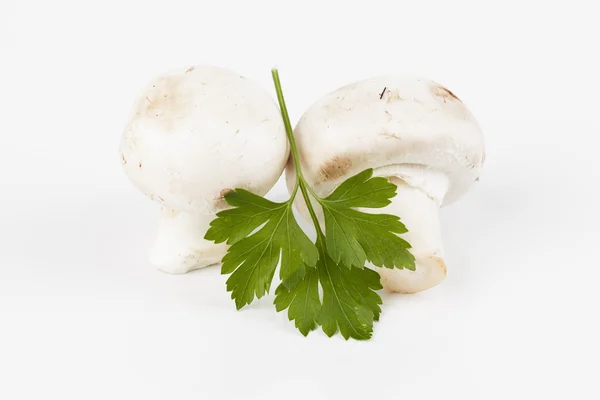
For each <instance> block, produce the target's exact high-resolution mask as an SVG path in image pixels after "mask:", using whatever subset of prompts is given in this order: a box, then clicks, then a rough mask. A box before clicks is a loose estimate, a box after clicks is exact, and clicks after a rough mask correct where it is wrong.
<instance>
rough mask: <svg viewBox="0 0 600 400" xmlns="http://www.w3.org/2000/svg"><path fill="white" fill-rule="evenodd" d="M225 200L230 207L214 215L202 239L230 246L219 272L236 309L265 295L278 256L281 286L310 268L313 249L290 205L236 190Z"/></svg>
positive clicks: (295, 280)
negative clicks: (225, 280) (225, 279)
mask: <svg viewBox="0 0 600 400" xmlns="http://www.w3.org/2000/svg"><path fill="white" fill-rule="evenodd" d="M225 199H226V201H227V202H228V203H229V204H230V205H233V206H235V207H236V208H233V209H230V210H226V211H222V212H220V213H218V214H217V218H216V219H215V220H214V221H212V222H211V227H210V229H209V230H208V232H207V233H206V235H205V239H207V240H213V241H215V242H216V243H220V242H224V241H227V243H231V244H232V246H231V247H230V248H229V249H228V251H227V254H226V255H225V257H223V260H222V263H223V265H222V267H221V273H223V274H231V276H230V277H229V278H228V279H227V290H228V291H230V292H231V298H232V299H234V300H235V304H236V307H237V308H238V309H240V308H242V307H244V306H245V305H247V304H250V303H251V302H252V301H253V300H254V298H255V297H256V298H261V297H263V296H264V295H265V293H267V292H268V291H269V289H270V287H271V282H272V281H273V276H274V274H275V269H276V268H277V264H278V263H279V260H280V258H281V268H280V278H281V280H282V282H283V284H284V285H285V286H290V287H291V286H293V285H295V284H296V283H297V282H298V281H299V280H300V279H302V277H303V276H304V274H305V270H306V269H305V266H307V265H308V266H309V267H314V266H315V264H316V262H317V258H318V251H317V248H316V247H315V245H314V243H312V242H311V241H310V239H309V238H308V236H306V234H305V233H304V231H302V229H301V228H300V226H299V225H298V223H297V222H296V219H295V218H294V215H293V213H292V206H291V202H290V201H288V202H285V203H275V202H272V201H269V200H266V199H264V198H262V197H260V196H257V195H255V194H252V193H250V192H248V191H246V190H241V189H236V190H235V191H234V192H231V193H229V194H227V195H226V196H225ZM252 232H254V233H252ZM249 234H250V236H248V235H249Z"/></svg>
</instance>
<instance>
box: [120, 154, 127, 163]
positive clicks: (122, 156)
mask: <svg viewBox="0 0 600 400" xmlns="http://www.w3.org/2000/svg"><path fill="white" fill-rule="evenodd" d="M121 161H122V162H123V165H125V164H127V159H126V158H125V156H124V155H123V153H121Z"/></svg>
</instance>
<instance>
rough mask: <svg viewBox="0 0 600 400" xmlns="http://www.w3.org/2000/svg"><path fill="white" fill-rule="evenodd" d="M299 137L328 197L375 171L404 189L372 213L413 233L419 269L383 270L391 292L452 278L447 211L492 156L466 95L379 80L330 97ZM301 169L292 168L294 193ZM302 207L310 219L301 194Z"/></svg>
mask: <svg viewBox="0 0 600 400" xmlns="http://www.w3.org/2000/svg"><path fill="white" fill-rule="evenodd" d="M294 136H295V138H296V141H297V144H298V151H299V153H300V158H301V160H300V162H301V166H302V169H303V173H304V176H305V178H306V179H307V181H308V183H309V184H310V185H311V186H313V188H314V190H315V192H316V193H317V194H318V195H320V196H322V197H325V196H327V195H328V194H330V193H331V192H332V191H333V190H334V189H335V188H336V187H337V186H338V185H339V184H341V183H342V182H343V181H344V180H345V179H347V178H348V177H350V176H353V175H355V174H357V173H359V172H361V171H363V170H364V169H367V168H373V169H374V174H373V175H374V176H383V177H388V179H389V180H390V181H391V182H393V183H395V184H396V185H397V186H398V190H397V195H396V197H394V198H393V199H392V203H391V204H390V205H388V206H387V207H385V208H382V209H376V210H373V209H370V210H364V211H367V212H377V213H388V214H394V215H397V216H399V217H400V218H401V220H402V221H403V222H404V223H405V225H406V227H407V228H408V230H409V232H408V233H406V234H405V235H402V236H403V237H404V238H405V239H406V240H407V241H408V242H410V244H411V245H412V249H411V252H412V253H413V255H414V256H415V257H416V271H414V272H413V271H410V270H407V269H402V270H401V269H387V268H381V269H379V273H380V275H381V280H382V285H383V286H384V287H385V288H386V289H388V290H391V291H395V292H401V293H414V292H418V291H421V290H425V289H428V288H430V287H432V286H435V285H437V284H439V283H440V282H441V281H442V280H443V279H444V278H445V276H446V263H445V261H444V256H443V248H442V239H441V232H440V223H439V216H438V213H439V208H440V206H442V205H445V204H449V203H452V202H454V201H455V200H457V199H458V198H459V197H460V196H462V195H463V194H464V193H466V192H467V190H468V189H469V188H470V186H471V184H472V183H473V182H474V181H475V180H476V179H477V177H478V175H479V170H480V168H481V167H482V165H483V162H484V158H485V151H484V143H483V136H482V133H481V130H480V128H479V126H478V124H477V122H476V121H475V119H474V117H473V116H472V115H471V113H470V112H469V110H468V109H467V107H466V106H465V105H464V104H463V103H462V102H461V101H460V100H459V99H458V97H456V96H455V95H454V94H453V93H452V92H451V91H449V90H448V89H446V88H444V87H443V86H441V85H439V84H437V83H435V82H432V81H429V80H425V79H411V78H403V77H400V76H394V75H390V76H381V77H376V78H373V79H368V80H364V81H361V82H357V83H354V84H352V85H348V86H344V87H342V88H340V89H338V90H336V91H334V92H332V93H330V94H328V95H326V96H325V97H324V98H322V99H321V100H320V101H318V102H317V103H315V104H314V105H313V106H312V107H311V108H310V109H309V110H308V111H307V112H306V113H304V115H303V116H302V118H301V119H300V122H299V123H298V125H297V126H296V128H295V129H294ZM293 168H294V166H293V164H292V163H289V164H288V167H287V174H286V175H287V182H288V187H289V188H290V189H291V188H293V185H294V182H295V179H296V176H295V173H294V169H293ZM296 205H297V207H298V208H299V210H300V211H301V213H302V214H303V215H304V216H305V217H306V218H308V217H307V213H306V206H305V203H304V201H303V199H302V198H301V197H300V196H298V197H297V203H296ZM316 208H318V206H317V207H316Z"/></svg>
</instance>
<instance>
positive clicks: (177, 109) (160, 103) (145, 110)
mask: <svg viewBox="0 0 600 400" xmlns="http://www.w3.org/2000/svg"><path fill="white" fill-rule="evenodd" d="M182 76H183V75H167V76H163V77H162V78H160V79H158V80H156V81H155V83H154V85H153V86H152V89H150V90H148V92H147V93H146V96H145V97H144V98H142V100H141V101H140V102H139V103H138V105H137V112H136V115H137V116H139V117H143V118H150V119H153V120H155V121H156V122H155V123H157V124H159V125H161V126H162V128H163V131H164V132H166V133H167V132H172V131H173V128H174V125H175V124H176V123H177V121H180V120H182V119H183V118H185V117H186V115H188V114H189V112H190V108H191V107H192V106H193V104H194V103H193V99H192V98H193V95H192V92H193V91H192V90H191V89H190V87H189V85H188V86H186V85H185V82H186V81H185V80H184V79H182Z"/></svg>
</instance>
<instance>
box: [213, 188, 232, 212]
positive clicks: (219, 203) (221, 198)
mask: <svg viewBox="0 0 600 400" xmlns="http://www.w3.org/2000/svg"><path fill="white" fill-rule="evenodd" d="M233 191H234V190H233V189H229V188H226V189H221V191H220V192H219V195H218V196H217V197H215V201H214V205H215V208H216V209H223V208H226V207H227V201H226V200H225V196H227V195H228V194H229V193H231V192H233Z"/></svg>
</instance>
